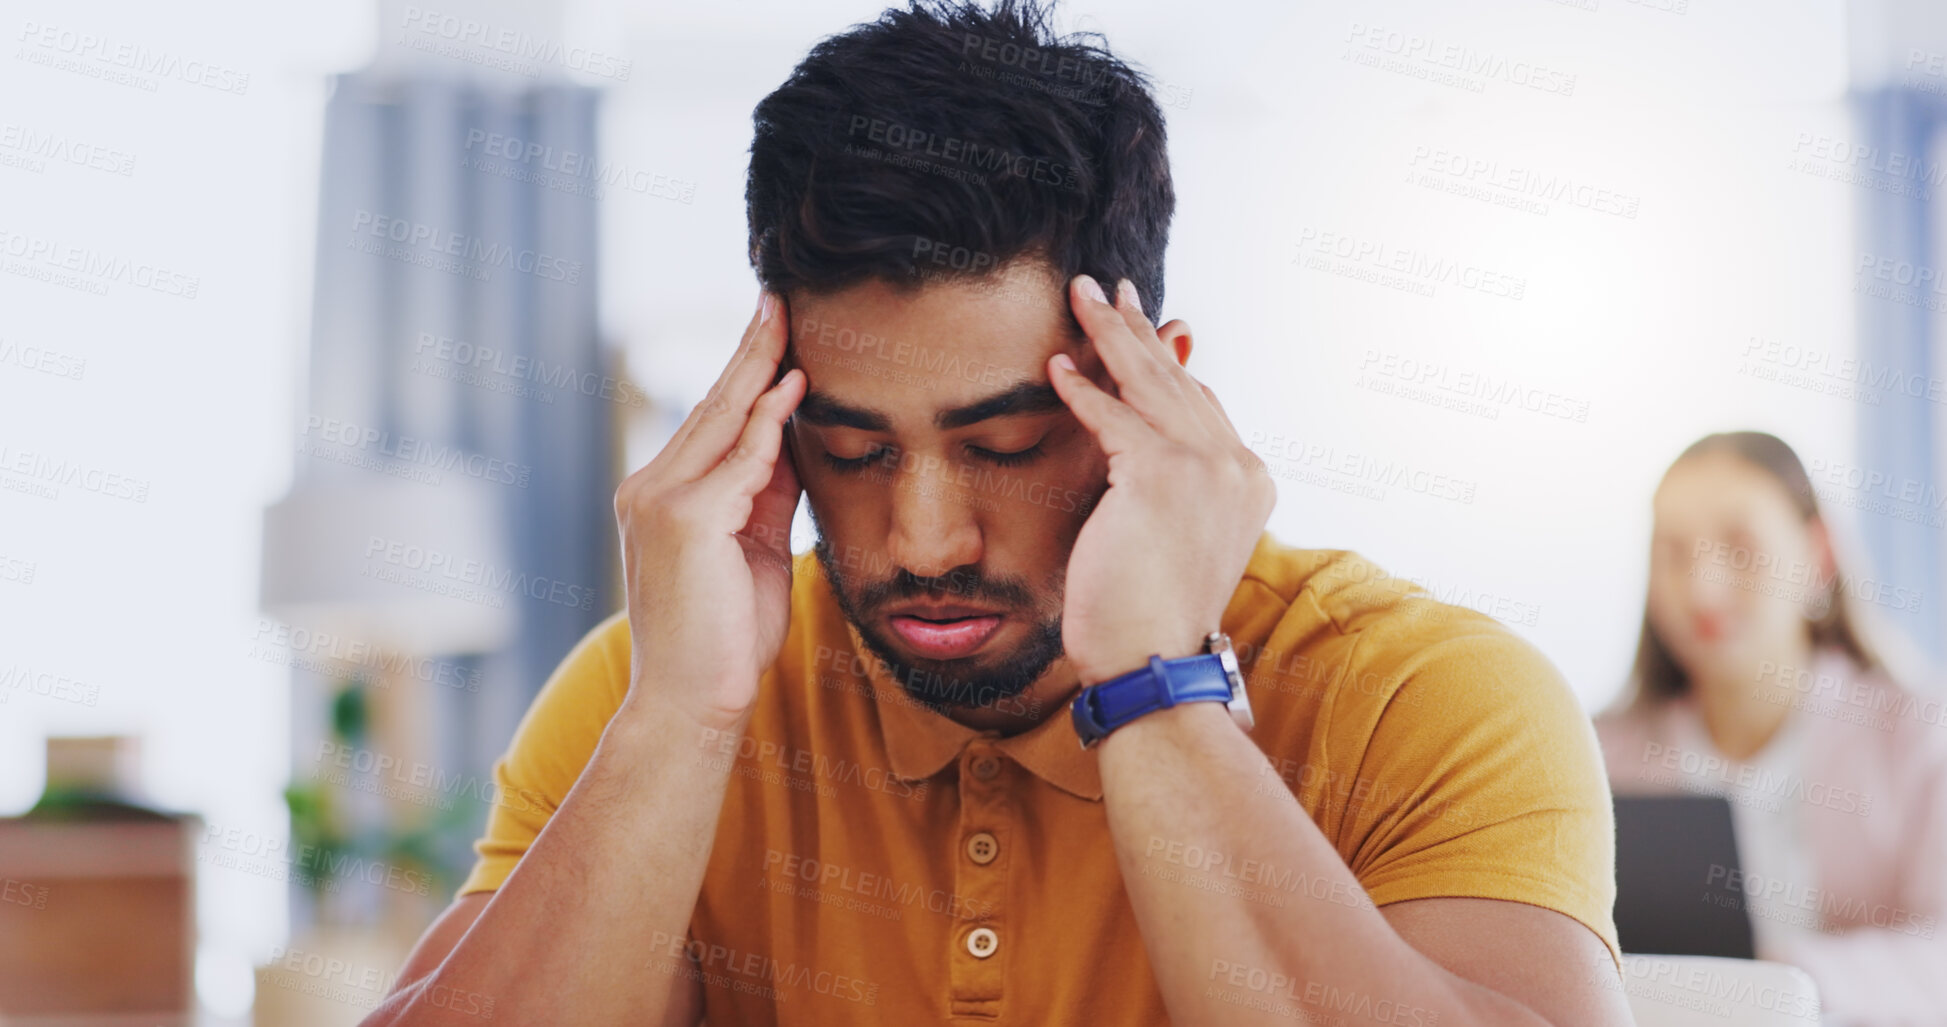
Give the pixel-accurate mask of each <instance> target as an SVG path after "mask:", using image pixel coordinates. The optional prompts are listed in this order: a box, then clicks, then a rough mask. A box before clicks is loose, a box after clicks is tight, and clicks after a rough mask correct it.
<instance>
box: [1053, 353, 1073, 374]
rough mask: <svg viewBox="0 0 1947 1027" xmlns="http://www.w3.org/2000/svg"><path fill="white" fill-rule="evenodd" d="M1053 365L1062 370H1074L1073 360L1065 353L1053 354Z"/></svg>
mask: <svg viewBox="0 0 1947 1027" xmlns="http://www.w3.org/2000/svg"><path fill="white" fill-rule="evenodd" d="M1055 366H1056V367H1059V368H1061V369H1062V370H1064V371H1073V370H1075V361H1074V360H1073V359H1071V358H1070V357H1069V356H1068V354H1066V353H1057V354H1055Z"/></svg>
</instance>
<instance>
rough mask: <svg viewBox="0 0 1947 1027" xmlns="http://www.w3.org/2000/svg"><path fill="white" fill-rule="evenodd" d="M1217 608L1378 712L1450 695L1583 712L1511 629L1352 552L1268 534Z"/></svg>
mask: <svg viewBox="0 0 1947 1027" xmlns="http://www.w3.org/2000/svg"><path fill="white" fill-rule="evenodd" d="M1446 591H1447V594H1448V595H1449V596H1450V597H1452V598H1459V599H1471V600H1476V601H1480V602H1485V603H1488V604H1490V608H1496V606H1494V605H1492V604H1497V603H1498V602H1499V600H1498V599H1497V598H1496V597H1493V596H1483V595H1481V594H1479V593H1476V592H1471V591H1464V590H1446ZM1226 619H1227V621H1228V620H1231V619H1235V620H1236V622H1237V623H1238V625H1239V627H1240V628H1241V629H1242V631H1243V633H1244V636H1245V637H1246V638H1248V639H1249V640H1250V642H1251V643H1252V644H1253V645H1256V646H1261V647H1262V648H1263V649H1264V653H1263V655H1266V656H1272V657H1278V658H1284V657H1287V656H1288V655H1289V654H1292V653H1302V654H1304V655H1305V656H1306V657H1307V659H1306V660H1305V662H1306V663H1307V664H1309V665H1311V672H1312V673H1314V674H1315V675H1325V676H1328V677H1329V678H1330V680H1331V681H1332V683H1333V684H1334V686H1335V687H1334V688H1333V689H1332V690H1331V693H1332V694H1330V695H1329V696H1322V697H1323V698H1326V699H1328V700H1329V701H1328V703H1327V705H1328V706H1330V705H1342V706H1346V707H1360V708H1369V711H1371V712H1376V711H1377V710H1378V709H1380V708H1383V707H1384V706H1385V705H1387V704H1388V703H1390V702H1393V701H1395V700H1405V701H1414V702H1417V701H1420V700H1433V699H1438V700H1439V701H1440V702H1441V703H1442V704H1445V705H1447V708H1448V709H1449V710H1450V711H1451V710H1452V709H1453V707H1452V706H1451V704H1452V703H1456V702H1458V703H1461V704H1463V705H1467V704H1478V705H1485V706H1502V707H1508V706H1520V705H1523V704H1536V703H1539V704H1542V705H1545V706H1547V707H1549V708H1550V709H1553V710H1557V711H1562V712H1566V713H1568V714H1569V715H1571V716H1573V717H1574V718H1575V719H1577V720H1585V719H1586V715H1585V714H1583V713H1582V711H1581V707H1580V705H1579V703H1577V702H1576V700H1575V698H1574V696H1573V694H1572V693H1571V692H1570V691H1569V690H1568V687H1567V683H1566V682H1565V681H1564V680H1563V678H1562V676H1561V674H1560V673H1559V671H1557V670H1556V668H1555V666H1554V664H1553V663H1551V662H1550V661H1549V660H1548V658H1547V657H1546V656H1544V655H1542V653H1541V651H1540V650H1539V649H1537V648H1535V646H1534V645H1533V644H1532V643H1530V642H1528V641H1527V640H1526V639H1524V638H1522V637H1521V636H1520V635H1519V634H1517V633H1516V632H1515V631H1514V630H1513V629H1512V628H1510V627H1508V626H1507V625H1506V624H1504V623H1502V622H1501V621H1499V620H1496V619H1495V618H1493V617H1490V616H1488V615H1487V614H1485V613H1482V612H1480V611H1479V610H1476V609H1473V608H1471V607H1469V606H1463V605H1459V604H1457V603H1454V602H1445V601H1442V600H1441V599H1438V598H1435V596H1434V595H1433V594H1432V593H1431V592H1429V591H1428V588H1427V587H1426V586H1424V585H1422V584H1420V583H1418V582H1416V581H1414V580H1411V579H1409V578H1406V577H1403V576H1400V575H1395V574H1392V573H1390V572H1388V571H1387V570H1386V569H1384V568H1382V567H1380V566H1379V565H1378V564H1377V563H1375V562H1373V561H1372V560H1369V559H1367V558H1365V557H1363V556H1361V555H1359V554H1358V553H1354V552H1350V551H1346V550H1309V549H1298V548H1294V547H1291V546H1287V545H1284V544H1283V543H1280V542H1277V541H1276V540H1275V539H1273V538H1272V537H1271V536H1270V535H1269V534H1268V533H1267V534H1266V535H1264V536H1263V537H1262V538H1260V540H1259V542H1258V546H1257V549H1256V550H1255V551H1254V552H1253V554H1252V557H1251V562H1250V565H1249V567H1248V568H1247V570H1246V572H1245V574H1244V577H1243V580H1242V582H1241V583H1240V584H1239V587H1238V592H1237V595H1236V596H1235V597H1233V600H1232V606H1231V610H1230V611H1229V612H1228V613H1227V615H1226ZM1233 634H1234V635H1235V634H1236V633H1235V632H1234V633H1233ZM1243 655H1253V656H1255V655H1258V654H1257V653H1250V654H1241V655H1240V660H1241V659H1243ZM1286 662H1289V660H1288V659H1287V660H1286ZM1409 687H1410V688H1411V689H1412V690H1413V694H1412V695H1411V696H1410V697H1409V696H1408V695H1407V693H1406V691H1405V690H1406V689H1408V688H1409ZM1341 712H1350V710H1349V709H1348V710H1344V711H1341Z"/></svg>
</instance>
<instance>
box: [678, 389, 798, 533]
mask: <svg viewBox="0 0 1947 1027" xmlns="http://www.w3.org/2000/svg"><path fill="white" fill-rule="evenodd" d="M804 393H805V374H804V372H803V371H800V370H796V369H793V370H792V371H791V372H790V373H788V374H786V375H785V376H784V378H783V379H782V380H781V381H779V382H778V383H777V384H776V385H775V386H773V387H771V388H770V389H767V390H765V392H764V394H763V395H762V396H760V397H758V399H757V401H756V402H755V403H753V404H752V405H751V411H750V418H749V419H748V420H746V421H745V422H744V429H743V431H742V432H740V433H739V434H738V436H737V441H736V444H735V445H733V446H731V447H730V448H729V450H728V451H727V452H726V453H725V454H724V455H723V458H722V460H721V461H720V462H719V463H718V464H717V466H716V467H715V468H713V469H712V470H711V471H710V472H709V473H708V474H705V475H704V476H703V477H702V478H700V479H698V480H697V483H696V484H697V487H698V488H699V490H701V491H703V492H706V493H715V494H716V496H717V498H718V499H720V500H722V501H723V502H725V503H727V504H729V505H730V507H731V508H732V509H733V511H734V517H733V518H732V519H731V523H734V524H738V525H746V524H748V523H749V521H750V517H751V514H752V513H753V504H754V503H755V501H756V497H757V495H758V493H759V492H761V491H762V490H763V489H764V488H765V487H766V486H768V485H769V484H770V482H771V479H772V478H773V477H774V476H775V474H776V467H777V460H778V453H779V451H780V450H781V449H783V447H784V422H785V419H786V418H789V417H790V416H791V411H793V410H795V409H797V406H798V401H799V400H801V399H803V398H804ZM699 430H700V429H699ZM786 530H787V531H788V530H789V528H788V526H787V529H786ZM766 541H767V542H768V541H770V540H766Z"/></svg>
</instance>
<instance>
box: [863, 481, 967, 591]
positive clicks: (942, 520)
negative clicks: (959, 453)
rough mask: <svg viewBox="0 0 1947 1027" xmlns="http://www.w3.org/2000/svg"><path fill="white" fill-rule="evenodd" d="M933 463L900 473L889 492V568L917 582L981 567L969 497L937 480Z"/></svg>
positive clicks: (952, 486) (961, 490)
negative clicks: (975, 565) (977, 566)
mask: <svg viewBox="0 0 1947 1027" xmlns="http://www.w3.org/2000/svg"><path fill="white" fill-rule="evenodd" d="M941 466H944V465H942V464H941V463H939V462H938V461H937V459H935V458H926V459H922V460H921V461H920V463H919V466H917V467H915V468H913V469H912V470H903V469H902V470H900V471H899V472H897V474H898V479H897V480H896V481H895V482H894V485H893V491H892V533H891V537H890V538H888V539H887V540H886V546H887V549H888V555H889V556H891V557H892V561H893V565H894V566H896V567H899V568H902V569H904V570H906V571H908V572H910V573H911V574H913V575H915V576H917V577H922V578H934V577H940V576H942V575H944V574H946V573H947V572H948V571H950V570H952V569H953V568H955V567H965V566H969V565H971V564H977V563H979V562H980V557H981V549H982V540H981V531H980V522H979V520H978V519H977V518H976V517H975V516H974V506H973V503H972V502H971V500H972V498H973V497H972V496H970V495H968V494H967V492H966V490H965V489H962V488H960V487H958V486H957V485H952V484H949V483H947V482H946V481H943V480H941V477H940V474H939V468H940V467H941Z"/></svg>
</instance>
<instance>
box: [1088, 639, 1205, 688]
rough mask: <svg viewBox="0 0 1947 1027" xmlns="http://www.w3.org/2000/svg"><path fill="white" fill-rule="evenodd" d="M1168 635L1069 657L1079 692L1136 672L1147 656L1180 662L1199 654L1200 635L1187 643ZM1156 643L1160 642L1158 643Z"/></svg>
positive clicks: (1108, 645) (1105, 645)
mask: <svg viewBox="0 0 1947 1027" xmlns="http://www.w3.org/2000/svg"><path fill="white" fill-rule="evenodd" d="M1169 639H1170V636H1169V635H1152V636H1148V637H1147V638H1136V639H1134V640H1118V641H1116V642H1113V643H1106V644H1103V645H1100V646H1096V647H1094V648H1093V649H1091V650H1089V651H1088V652H1086V653H1075V654H1072V656H1071V660H1072V662H1073V663H1074V664H1075V680H1076V681H1078V682H1080V683H1081V686H1082V687H1083V688H1087V687H1089V686H1090V685H1099V684H1101V683H1102V682H1104V681H1107V680H1109V679H1110V678H1114V677H1120V676H1121V675H1124V674H1127V673H1129V672H1130V671H1132V670H1140V669H1142V667H1143V665H1144V664H1146V663H1148V662H1149V658H1150V657H1151V656H1160V657H1162V658H1163V659H1165V660H1175V659H1181V658H1182V657H1185V656H1195V655H1197V654H1198V653H1200V652H1203V633H1202V632H1196V633H1194V634H1192V635H1191V636H1189V638H1188V639H1187V640H1183V639H1176V640H1169ZM1159 640H1163V641H1160V642H1159Z"/></svg>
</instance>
